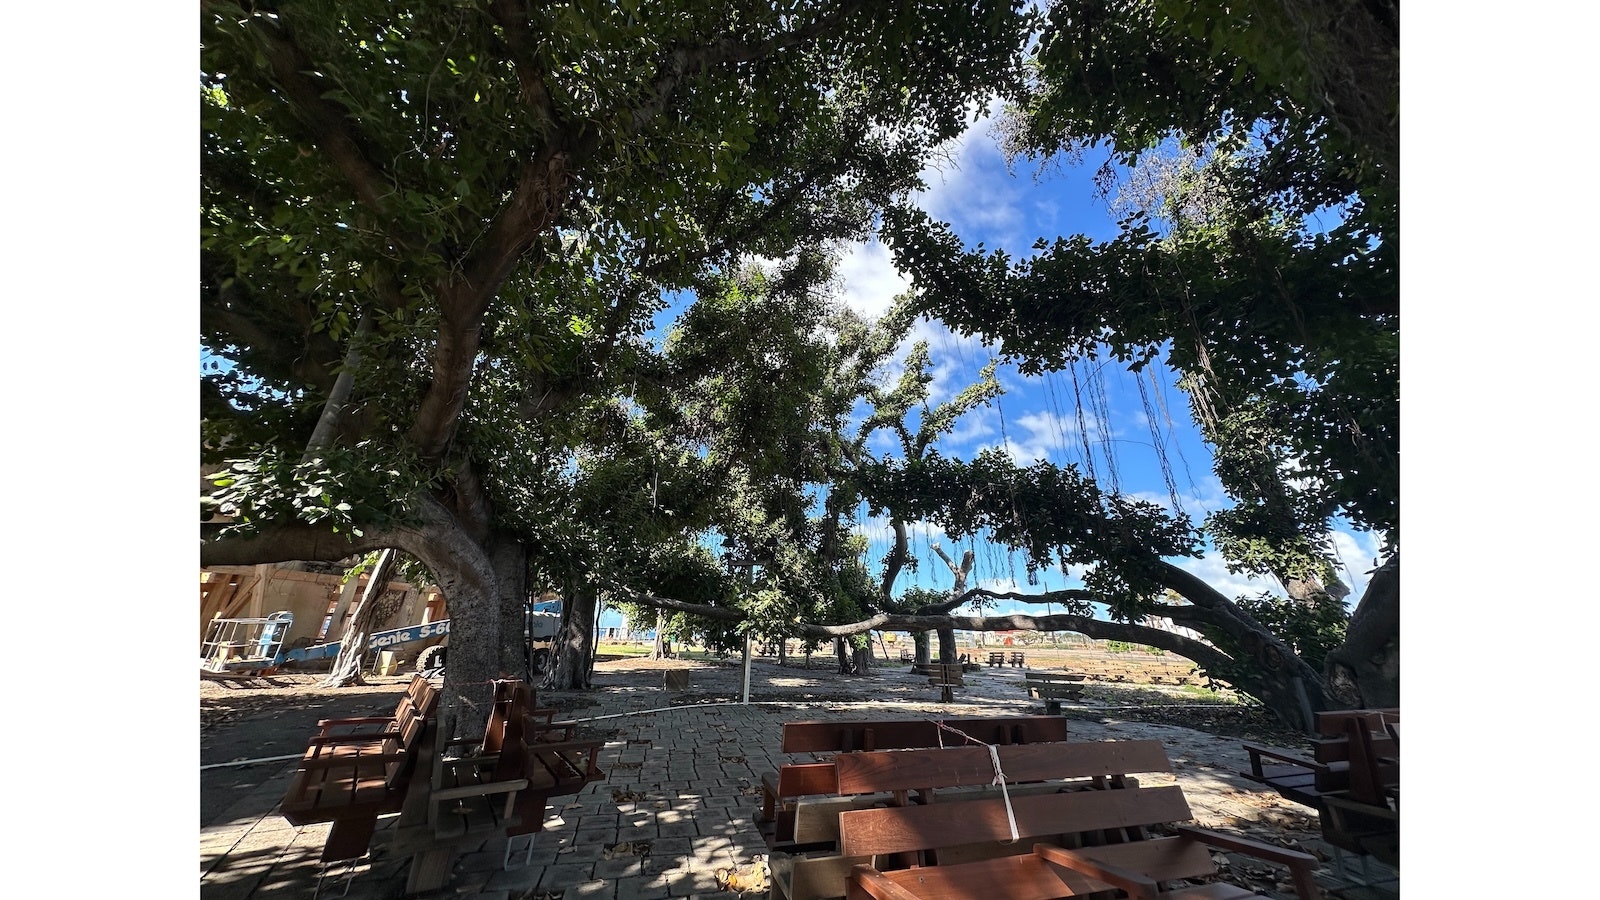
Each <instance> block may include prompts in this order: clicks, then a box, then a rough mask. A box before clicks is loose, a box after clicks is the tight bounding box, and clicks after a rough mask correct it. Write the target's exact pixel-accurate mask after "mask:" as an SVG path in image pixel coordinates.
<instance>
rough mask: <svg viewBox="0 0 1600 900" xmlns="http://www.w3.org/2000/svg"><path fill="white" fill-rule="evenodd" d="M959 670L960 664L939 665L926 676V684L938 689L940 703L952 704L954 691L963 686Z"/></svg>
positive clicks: (963, 682)
mask: <svg viewBox="0 0 1600 900" xmlns="http://www.w3.org/2000/svg"><path fill="white" fill-rule="evenodd" d="M961 670H962V665H961V663H940V664H939V665H938V666H937V667H936V669H935V670H934V671H933V673H932V674H930V675H929V676H928V684H929V685H931V686H933V687H936V688H938V689H939V702H940V703H952V702H954V701H955V689H956V688H958V687H964V686H965V681H964V680H963V679H962V675H961Z"/></svg>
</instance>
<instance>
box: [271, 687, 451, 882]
mask: <svg viewBox="0 0 1600 900" xmlns="http://www.w3.org/2000/svg"><path fill="white" fill-rule="evenodd" d="M438 699H439V694H438V691H437V690H436V689H435V688H434V687H433V686H432V684H431V683H429V682H428V681H427V680H426V679H412V684H411V686H410V687H408V689H407V692H406V694H405V696H403V697H402V698H401V699H400V702H399V704H398V706H397V707H396V710H395V715H394V716H392V717H382V716H370V717H358V718H343V719H323V720H322V721H320V722H318V723H317V727H318V731H317V733H316V734H314V735H312V737H311V738H310V740H309V741H308V744H309V746H308V747H307V748H306V751H305V754H304V755H303V756H302V757H301V759H300V762H299V765H298V768H297V769H296V771H295V774H294V777H293V778H292V779H291V780H290V782H289V789H288V791H287V792H286V793H285V794H284V797H283V800H282V801H281V802H280V803H279V806H278V812H279V814H281V815H282V816H283V817H284V818H285V819H288V820H289V822H290V823H291V824H293V825H311V824H321V823H332V826H333V827H332V828H331V829H330V830H329V831H328V837H327V839H326V840H325V841H324V843H323V847H322V855H321V862H322V864H323V871H324V872H326V870H327V866H328V865H329V864H330V863H334V862H346V861H348V862H353V861H354V860H356V859H359V858H360V857H362V856H365V855H366V853H367V849H368V847H369V845H370V844H371V842H372V835H373V832H374V831H375V830H376V828H377V824H378V817H379V816H381V815H385V814H389V813H395V812H399V811H400V809H401V806H402V804H403V802H404V800H405V795H406V790H407V787H408V785H409V783H410V782H409V779H410V776H411V775H412V773H413V771H414V770H415V767H416V760H417V754H418V749H419V747H421V746H423V745H425V744H426V743H427V740H428V736H429V735H431V732H432V722H433V714H434V710H435V707H436V705H437V703H438ZM352 871H353V869H352ZM318 881H319V887H320V878H319V880H318Z"/></svg>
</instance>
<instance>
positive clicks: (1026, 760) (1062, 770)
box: [832, 741, 1172, 795]
mask: <svg viewBox="0 0 1600 900" xmlns="http://www.w3.org/2000/svg"><path fill="white" fill-rule="evenodd" d="M996 752H997V753H998V754H999V756H1000V771H1001V772H1002V773H1004V775H1005V780H1006V782H1007V783H1010V784H1016V783H1019V782H1029V781H1058V780H1066V779H1076V778H1096V779H1104V778H1113V779H1116V778H1120V777H1121V776H1124V775H1133V774H1137V773H1140V772H1171V771H1172V762H1171V760H1169V759H1168V758H1167V751H1166V748H1164V747H1163V746H1162V745H1161V742H1160V741H1083V742H1078V743H1056V744H1022V745H1013V746H1007V747H999V748H997V749H996ZM832 767H833V769H834V779H835V781H836V791H835V792H836V793H839V794H842V795H851V794H875V793H887V792H893V791H913V790H923V789H937V788H951V787H965V786H968V785H980V784H990V783H992V782H993V781H994V779H995V771H994V760H993V758H992V757H991V756H990V754H989V748H987V747H950V748H947V749H944V750H892V751H887V752H874V753H843V754H840V755H839V757H838V758H837V759H835V760H834V761H833V763H832Z"/></svg>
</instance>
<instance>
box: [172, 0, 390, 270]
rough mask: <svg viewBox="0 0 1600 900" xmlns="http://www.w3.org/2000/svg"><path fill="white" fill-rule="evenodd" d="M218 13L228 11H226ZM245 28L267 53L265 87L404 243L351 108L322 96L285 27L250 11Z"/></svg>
mask: <svg viewBox="0 0 1600 900" xmlns="http://www.w3.org/2000/svg"><path fill="white" fill-rule="evenodd" d="M203 5H204V6H207V7H218V6H230V7H234V8H235V9H237V7H235V6H234V4H220V3H211V2H207V3H204V4H203ZM220 14H221V15H228V13H227V12H222V13H220ZM276 15H277V17H278V21H279V22H282V23H284V25H287V24H288V23H287V19H286V18H285V17H284V13H283V11H282V10H278V11H277V13H276ZM248 33H250V34H252V35H254V36H255V38H256V40H257V41H258V42H259V44H260V47H261V51H262V55H263V56H264V57H265V58H266V61H267V66H268V69H269V70H270V71H271V77H272V82H273V84H272V85H270V86H269V87H277V88H278V89H279V90H281V91H282V93H283V96H284V97H285V98H286V99H287V100H288V101H289V110H290V113H291V114H292V115H293V116H294V118H295V120H296V121H297V122H299V123H300V124H301V126H302V127H304V128H305V130H306V137H307V138H309V139H310V140H311V141H312V143H314V144H316V145H317V146H318V147H321V148H322V150H323V152H325V153H327V154H328V158H329V159H330V160H331V161H332V162H333V164H334V168H335V169H337V170H338V172H339V174H340V176H341V177H343V178H344V180H345V182H346V183H347V184H349V185H350V187H351V189H352V190H353V191H354V192H355V195H356V197H357V198H358V199H359V200H360V201H361V203H362V204H363V205H365V206H366V207H367V208H369V209H371V210H372V211H373V212H374V213H375V214H376V215H377V217H378V220H379V221H381V222H383V223H384V226H385V232H386V233H387V234H388V236H389V237H391V238H392V239H394V240H395V242H396V243H400V244H407V243H409V240H408V239H407V236H405V235H401V234H396V233H393V231H392V230H391V229H392V227H393V224H394V222H393V218H392V216H391V215H390V212H389V208H388V203H387V198H388V196H389V195H390V194H391V193H393V190H394V189H393V186H392V179H391V178H390V176H389V175H388V174H387V173H386V172H385V171H384V169H383V167H382V166H380V165H378V164H377V163H375V162H374V161H373V158H372V154H371V153H370V152H369V151H368V149H367V146H366V141H365V139H364V137H363V136H362V135H361V133H360V132H359V131H357V130H356V128H355V127H354V126H353V124H352V116H351V114H350V111H349V110H348V109H346V108H345V107H344V106H343V105H342V104H340V103H337V102H335V101H333V100H330V99H328V98H327V97H325V96H324V95H325V94H326V93H327V88H326V87H324V86H323V85H322V84H321V83H320V82H319V81H318V80H317V79H316V78H314V77H313V76H312V75H310V74H309V73H311V72H314V71H316V68H317V66H316V63H315V62H313V61H312V60H311V58H310V57H309V56H307V55H306V53H305V51H304V50H302V49H301V48H300V46H299V45H298V44H296V43H295V42H294V39H293V38H292V37H291V36H290V34H289V33H288V31H287V30H286V29H285V28H283V27H280V26H279V25H275V24H273V23H272V20H271V19H269V18H267V17H266V16H255V17H253V18H252V19H251V21H250V27H249V32H248ZM246 71H250V70H246ZM240 74H243V73H240Z"/></svg>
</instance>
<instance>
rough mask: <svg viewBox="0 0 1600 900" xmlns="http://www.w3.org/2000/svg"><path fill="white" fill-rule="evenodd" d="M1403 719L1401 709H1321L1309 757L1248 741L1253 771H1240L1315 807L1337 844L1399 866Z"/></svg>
mask: <svg viewBox="0 0 1600 900" xmlns="http://www.w3.org/2000/svg"><path fill="white" fill-rule="evenodd" d="M1399 720H1400V710H1398V709H1359V710H1331V711H1325V712H1319V713H1317V714H1316V717H1315V723H1314V727H1315V729H1316V731H1317V734H1318V736H1317V737H1315V738H1313V739H1312V740H1311V742H1310V743H1311V752H1310V755H1309V756H1308V755H1307V754H1305V753H1303V752H1300V751H1296V750H1290V749H1285V748H1282V747H1266V746H1260V745H1257V744H1248V743H1247V744H1245V745H1244V749H1245V751H1246V752H1247V753H1248V754H1249V755H1250V769H1249V771H1246V772H1242V773H1240V774H1242V775H1244V776H1245V777H1246V778H1249V779H1251V780H1253V781H1257V782H1259V783H1261V784H1264V785H1267V786H1268V787H1270V788H1272V789H1273V790H1275V791H1277V792H1278V793H1279V794H1280V795H1281V796H1283V797H1284V798H1286V799H1288V800H1292V801H1294V802H1296V803H1299V804H1302V805H1304V806H1309V807H1311V808H1313V809H1315V810H1317V814H1318V818H1319V819H1320V821H1321V824H1322V832H1323V837H1324V839H1326V840H1327V841H1328V843H1330V844H1332V845H1333V846H1334V847H1336V848H1339V849H1341V850H1348V851H1350V852H1353V853H1357V854H1360V855H1363V856H1373V857H1375V858H1377V859H1379V860H1381V861H1383V862H1386V863H1389V864H1390V865H1398V864H1399V855H1400V844H1399V842H1400V794H1399V792H1400V748H1399V740H1398V737H1397V732H1398V726H1399ZM1391 725H1393V726H1395V731H1393V732H1392V731H1390V728H1389V726H1391Z"/></svg>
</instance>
